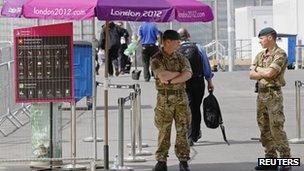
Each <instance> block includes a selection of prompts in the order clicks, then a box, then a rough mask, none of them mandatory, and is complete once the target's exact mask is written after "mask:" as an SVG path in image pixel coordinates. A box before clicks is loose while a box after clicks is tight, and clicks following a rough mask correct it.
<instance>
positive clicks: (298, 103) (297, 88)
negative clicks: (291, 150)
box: [289, 81, 304, 144]
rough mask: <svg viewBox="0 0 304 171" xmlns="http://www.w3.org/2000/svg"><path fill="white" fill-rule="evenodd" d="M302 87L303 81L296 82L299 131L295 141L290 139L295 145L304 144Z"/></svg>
mask: <svg viewBox="0 0 304 171" xmlns="http://www.w3.org/2000/svg"><path fill="white" fill-rule="evenodd" d="M301 86H303V83H302V82H301V81H295V89H296V119H297V121H296V122H297V123H296V124H297V130H298V137H297V138H294V139H290V140H289V142H290V143H294V144H303V143H304V139H303V138H301V91H300V90H301Z"/></svg>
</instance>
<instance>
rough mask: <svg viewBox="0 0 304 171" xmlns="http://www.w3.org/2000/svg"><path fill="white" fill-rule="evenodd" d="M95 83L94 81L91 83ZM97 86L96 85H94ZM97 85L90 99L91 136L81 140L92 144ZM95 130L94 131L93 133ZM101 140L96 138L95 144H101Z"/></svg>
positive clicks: (94, 127) (94, 128)
mask: <svg viewBox="0 0 304 171" xmlns="http://www.w3.org/2000/svg"><path fill="white" fill-rule="evenodd" d="M93 70H95V67H94V68H93ZM93 82H96V81H93ZM96 84H97V83H96ZM96 87H97V85H96V86H95V89H94V90H93V97H92V116H91V136H90V137H86V138H84V139H82V141H83V142H93V141H94V140H95V139H94V132H95V131H96V129H97V128H96V123H95V122H96V97H97V88H96ZM94 130H95V131H94ZM102 141H103V139H102V138H100V137H96V142H102Z"/></svg>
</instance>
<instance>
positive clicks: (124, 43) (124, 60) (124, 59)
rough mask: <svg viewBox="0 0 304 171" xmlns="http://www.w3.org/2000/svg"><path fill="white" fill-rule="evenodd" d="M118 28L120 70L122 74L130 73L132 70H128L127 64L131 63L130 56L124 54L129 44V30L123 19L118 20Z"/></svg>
mask: <svg viewBox="0 0 304 171" xmlns="http://www.w3.org/2000/svg"><path fill="white" fill-rule="evenodd" d="M117 26H118V29H119V31H120V35H122V37H121V38H120V48H119V60H118V64H119V68H120V69H119V71H120V74H124V73H130V70H127V68H126V66H127V64H128V65H130V64H131V63H130V61H129V57H128V56H127V55H125V54H124V51H125V50H126V49H127V47H128V44H129V32H128V30H127V29H125V28H124V26H123V23H122V22H121V21H119V22H117Z"/></svg>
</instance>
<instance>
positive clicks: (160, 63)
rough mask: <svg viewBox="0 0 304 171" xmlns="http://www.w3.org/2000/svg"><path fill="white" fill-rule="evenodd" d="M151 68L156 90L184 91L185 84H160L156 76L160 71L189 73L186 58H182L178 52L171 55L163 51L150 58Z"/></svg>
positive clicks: (189, 69) (189, 68)
mask: <svg viewBox="0 0 304 171" xmlns="http://www.w3.org/2000/svg"><path fill="white" fill-rule="evenodd" d="M151 68H152V71H153V72H154V75H155V79H156V81H155V86H156V89H157V90H164V89H167V90H184V89H185V88H186V82H183V83H178V84H169V85H166V84H163V83H161V82H160V80H159V78H157V75H158V74H159V73H160V72H161V71H164V70H166V71H172V72H183V71H190V72H191V73H192V70H191V66H190V63H189V61H188V59H187V58H185V57H183V56H182V54H180V53H178V52H174V53H173V54H172V55H170V56H169V55H168V54H166V53H165V52H164V51H163V50H161V51H159V52H157V53H156V54H155V55H154V56H153V57H152V58H151Z"/></svg>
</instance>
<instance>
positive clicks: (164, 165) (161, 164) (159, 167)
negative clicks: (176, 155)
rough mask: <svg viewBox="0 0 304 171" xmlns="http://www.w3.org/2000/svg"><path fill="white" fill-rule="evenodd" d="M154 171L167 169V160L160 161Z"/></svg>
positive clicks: (165, 170)
mask: <svg viewBox="0 0 304 171" xmlns="http://www.w3.org/2000/svg"><path fill="white" fill-rule="evenodd" d="M152 171H167V162H165V161H158V162H157V163H156V165H155V167H154V168H153V169H152Z"/></svg>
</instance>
